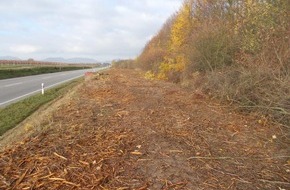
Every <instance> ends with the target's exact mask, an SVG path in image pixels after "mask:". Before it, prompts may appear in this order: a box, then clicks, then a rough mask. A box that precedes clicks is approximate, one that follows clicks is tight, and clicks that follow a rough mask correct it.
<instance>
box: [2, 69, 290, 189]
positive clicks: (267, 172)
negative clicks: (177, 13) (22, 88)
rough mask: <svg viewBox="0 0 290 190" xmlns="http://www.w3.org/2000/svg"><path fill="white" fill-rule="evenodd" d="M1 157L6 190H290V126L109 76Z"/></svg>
mask: <svg viewBox="0 0 290 190" xmlns="http://www.w3.org/2000/svg"><path fill="white" fill-rule="evenodd" d="M49 121H50V122H48V123H47V122H46V124H45V125H46V127H44V129H43V130H42V131H39V130H37V131H36V132H34V133H33V134H32V135H30V136H29V137H26V138H23V139H21V141H20V142H18V143H15V144H13V145H11V146H10V147H9V148H6V149H4V150H3V151H1V152H0V189H108V190H110V189H116V190H126V189H136V190H146V189H148V190H149V189H151V190H154V189H162V190H174V189H192V190H195V189H245V190H250V189H263V190H264V189H269V190H270V189H271V190H273V189H278V190H283V189H285V190H286V189H290V150H289V144H290V141H289V128H287V127H282V126H279V125H273V124H271V123H270V122H267V120H266V119H265V118H258V117H255V116H249V115H248V116H245V115H241V114H238V113H234V112H231V111H230V110H228V109H227V108H226V107H223V106H222V105H219V104H217V103H215V102H214V101H212V100H210V99H209V98H207V97H206V96H204V95H203V94H200V93H193V92H192V90H186V89H183V88H181V87H180V86H178V85H175V84H171V83H166V82H161V81H150V80H146V79H144V77H142V75H141V74H139V73H138V72H137V71H132V70H114V69H112V70H109V71H107V72H106V74H104V75H99V76H95V77H93V78H92V79H90V80H86V81H85V82H84V84H82V86H81V87H79V88H78V89H77V90H76V91H75V93H74V94H73V95H71V97H70V98H68V99H66V101H65V102H63V104H62V105H60V106H58V107H56V108H55V111H54V112H53V115H52V117H51V118H50V120H49Z"/></svg>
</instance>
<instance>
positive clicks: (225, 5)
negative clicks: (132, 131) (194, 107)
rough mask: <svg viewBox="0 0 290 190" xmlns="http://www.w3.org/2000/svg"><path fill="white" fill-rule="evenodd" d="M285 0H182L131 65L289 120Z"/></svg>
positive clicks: (288, 3) (150, 75)
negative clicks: (176, 9)
mask: <svg viewBox="0 0 290 190" xmlns="http://www.w3.org/2000/svg"><path fill="white" fill-rule="evenodd" d="M289 13H290V1H285V0H263V1H260V0H246V1H241V0H211V1H209V0H185V1H184V3H183V6H182V7H181V9H180V10H179V11H178V12H177V13H176V14H175V15H173V16H172V17H171V18H169V20H168V21H167V22H166V23H165V25H164V26H163V27H162V29H161V30H160V31H159V33H158V34H157V35H156V36H155V37H153V38H152V39H151V40H150V41H149V42H148V43H147V44H146V46H145V48H144V50H143V52H142V53H141V55H140V56H139V57H138V58H137V59H136V60H135V62H134V64H132V66H128V65H127V67H131V68H132V67H133V68H134V67H137V68H141V69H143V70H145V71H146V77H147V78H157V79H162V80H168V81H172V82H176V83H181V84H183V85H186V86H190V87H193V88H195V89H197V88H198V89H199V90H202V91H203V92H205V93H207V94H209V95H210V96H212V97H213V98H218V99H221V100H224V101H229V102H230V103H235V104H236V105H239V107H240V108H241V110H243V111H259V112H261V113H262V114H263V115H265V116H268V117H271V118H272V119H275V120H277V121H279V122H281V123H284V124H286V125H289V124H290V86H289V84H290V61H289V60H290V51H289V49H290V48H289V38H290V33H289V31H290V27H289V26H290V22H289Z"/></svg>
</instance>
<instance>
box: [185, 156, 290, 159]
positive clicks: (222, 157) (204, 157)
mask: <svg viewBox="0 0 290 190" xmlns="http://www.w3.org/2000/svg"><path fill="white" fill-rule="evenodd" d="M280 158H290V156H273V157H243V156H241V157H230V156H221V157H209V156H208V157H207V156H193V157H190V158H188V159H187V160H193V159H204V160H228V159H258V160H259V159H280Z"/></svg>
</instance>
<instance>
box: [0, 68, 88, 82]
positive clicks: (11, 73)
mask: <svg viewBox="0 0 290 190" xmlns="http://www.w3.org/2000/svg"><path fill="white" fill-rule="evenodd" d="M88 68H89V67H49V66H48V67H34V68H20V69H0V79H7V78H15V77H24V76H30V75H38V74H45V73H56V72H63V71H73V70H80V69H88Z"/></svg>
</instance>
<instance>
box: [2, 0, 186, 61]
mask: <svg viewBox="0 0 290 190" xmlns="http://www.w3.org/2000/svg"><path fill="white" fill-rule="evenodd" d="M181 4H182V0H0V56H16V57H19V58H21V59H28V58H34V59H44V58H47V57H64V58H73V57H86V58H94V59H97V60H99V61H109V60H112V59H118V58H121V59H124V58H134V57H136V56H137V55H138V54H139V53H140V52H141V50H142V48H143V47H144V45H145V43H146V42H147V41H148V40H149V39H150V38H151V37H152V36H153V35H154V34H156V33H157V32H158V30H159V29H160V28H161V26H162V24H163V23H164V22H165V21H166V19H167V18H168V17H170V16H171V15H172V14H173V13H174V12H176V11H177V10H178V9H179V7H180V5H181Z"/></svg>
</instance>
